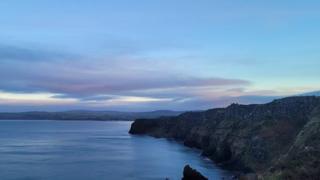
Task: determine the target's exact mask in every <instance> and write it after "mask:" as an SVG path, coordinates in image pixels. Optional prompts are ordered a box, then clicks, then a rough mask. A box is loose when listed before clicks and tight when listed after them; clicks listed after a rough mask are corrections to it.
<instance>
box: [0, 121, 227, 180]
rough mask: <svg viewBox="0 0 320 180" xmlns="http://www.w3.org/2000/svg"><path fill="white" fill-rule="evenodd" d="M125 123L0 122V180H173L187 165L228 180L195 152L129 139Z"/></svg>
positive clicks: (153, 140) (144, 139) (155, 140)
mask: <svg viewBox="0 0 320 180" xmlns="http://www.w3.org/2000/svg"><path fill="white" fill-rule="evenodd" d="M131 123H132V122H130V121H53V120H1V121H0V179H1V180H165V179H170V180H171V179H172V180H178V179H181V177H182V172H183V167H184V166H185V165H186V164H189V165H190V166H191V167H193V168H195V169H197V170H198V171H199V172H201V173H202V174H203V175H205V176H206V177H208V178H209V179H213V180H215V179H217V180H218V179H223V178H225V179H228V178H230V177H231V173H230V172H228V171H225V170H222V169H221V168H219V167H218V166H216V165H215V164H214V163H213V162H212V161H210V160H209V159H207V158H205V157H203V156H201V155H200V151H199V150H197V149H192V148H188V147H185V146H183V145H182V144H180V143H178V142H176V141H173V140H167V139H159V138H153V137H149V136H141V135H130V134H129V133H128V131H129V129H130V125H131Z"/></svg>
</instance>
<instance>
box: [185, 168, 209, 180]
mask: <svg viewBox="0 0 320 180" xmlns="http://www.w3.org/2000/svg"><path fill="white" fill-rule="evenodd" d="M182 180H208V178H206V177H205V176H203V175H202V174H201V173H199V172H198V171H197V170H195V169H192V168H191V167H190V166H189V165H186V166H185V167H184V168H183V177H182Z"/></svg>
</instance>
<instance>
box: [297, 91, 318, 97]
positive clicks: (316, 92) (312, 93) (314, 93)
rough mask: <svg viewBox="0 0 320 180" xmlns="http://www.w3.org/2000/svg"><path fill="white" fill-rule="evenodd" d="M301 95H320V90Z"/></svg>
mask: <svg viewBox="0 0 320 180" xmlns="http://www.w3.org/2000/svg"><path fill="white" fill-rule="evenodd" d="M300 96H320V91H313V92H307V93H303V94H300Z"/></svg>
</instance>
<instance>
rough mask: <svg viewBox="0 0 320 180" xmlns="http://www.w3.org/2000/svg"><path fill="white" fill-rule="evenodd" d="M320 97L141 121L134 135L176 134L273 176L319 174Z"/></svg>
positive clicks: (229, 161)
mask: <svg viewBox="0 0 320 180" xmlns="http://www.w3.org/2000/svg"><path fill="white" fill-rule="evenodd" d="M319 109H320V98H319V97H314V96H307V97H289V98H283V99H279V100H275V101H273V102H271V103H267V104H262V105H238V104H232V105H230V106H228V107H227V108H218V109H211V110H207V111H204V112H188V113H183V114H181V115H179V116H176V117H164V118H159V119H152V120H150V119H138V120H136V121H135V122H134V123H133V124H132V127H131V129H130V133H132V134H148V135H151V136H155V137H166V138H173V139H176V140H179V141H183V142H184V144H185V145H187V146H190V147H196V148H199V149H202V150H203V155H205V156H207V157H209V158H211V159H212V160H214V161H215V162H216V163H219V164H220V165H222V166H224V167H226V168H229V169H234V170H240V171H242V172H245V173H249V172H255V173H257V174H259V176H261V177H267V178H272V179H301V178H305V179H314V178H316V177H319V172H320V169H319V160H320V153H319V150H320V148H319V144H320V143H319V142H320V136H319V135H320V132H319V131H320V124H319V121H320V120H319V117H320V116H319V114H320V110H319Z"/></svg>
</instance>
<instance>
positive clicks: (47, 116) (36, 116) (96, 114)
mask: <svg viewBox="0 0 320 180" xmlns="http://www.w3.org/2000/svg"><path fill="white" fill-rule="evenodd" d="M181 113H182V112H178V111H168V110H159V111H150V112H120V111H86V110H75V111H63V112H44V111H31V112H18V113H11V112H10V113H7V112H2V113H0V120H95V121H107V120H126V121H132V120H135V119H138V118H157V117H162V116H176V115H179V114H181Z"/></svg>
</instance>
